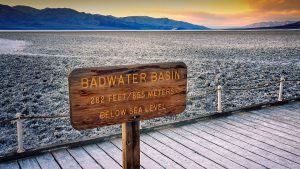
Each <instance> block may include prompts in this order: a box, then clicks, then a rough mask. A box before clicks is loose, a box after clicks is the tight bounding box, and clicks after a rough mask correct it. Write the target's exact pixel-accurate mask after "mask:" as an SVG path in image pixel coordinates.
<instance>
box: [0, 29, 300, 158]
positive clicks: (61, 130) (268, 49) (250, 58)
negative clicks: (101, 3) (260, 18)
mask: <svg viewBox="0 0 300 169" xmlns="http://www.w3.org/2000/svg"><path fill="white" fill-rule="evenodd" d="M0 44H1V47H0V70H1V71H0V75H1V76H0V77H1V83H0V88H1V90H0V98H1V100H0V121H1V120H7V119H11V118H14V117H15V114H16V113H18V112H19V113H22V115H24V116H27V115H47V116H56V115H68V114H69V105H68V102H69V100H68V99H69V98H68V86H67V85H68V82H67V77H68V74H69V72H70V71H71V70H73V69H74V68H79V67H91V66H97V67H99V66H105V65H120V64H134V63H139V64H142V63H155V62H166V61H184V62H185V63H186V64H187V66H188V100H187V108H186V111H185V112H184V113H182V114H180V115H177V116H172V117H163V118H157V119H151V120H146V121H143V122H142V126H143V127H150V126H155V125H159V124H163V123H170V122H172V121H174V120H183V119H186V118H192V117H199V116H203V115H207V114H210V113H212V112H214V111H215V108H216V94H215V92H210V91H212V90H215V88H216V86H217V85H219V84H220V85H222V86H223V88H224V91H223V93H222V98H223V100H222V102H223V103H222V104H223V108H224V109H232V108H238V107H244V106H247V105H252V104H257V103H262V102H268V101H274V100H276V99H277V95H278V93H277V92H278V86H279V82H278V80H279V79H280V76H281V75H283V76H284V77H285V78H287V79H300V31H241V32H239V31H203V32H63V33H58V32H39V33H34V32H27V33H24V32H23V33H22V32H14V33H4V32H2V33H0ZM265 84H272V85H271V86H270V87H266V88H262V89H253V90H249V91H238V90H234V91H232V90H228V89H229V88H247V87H255V86H261V85H265ZM299 96H300V82H299V81H298V82H285V83H284V98H293V97H299ZM23 125H24V144H25V148H26V149H30V148H36V147H39V146H43V145H49V144H54V143H61V142H67V141H74V140H80V139H86V138H91V137H99V136H105V135H110V134H113V133H120V132H121V128H120V125H113V126H107V127H102V128H97V129H91V130H86V131H77V130H74V129H73V128H72V127H71V125H70V121H69V118H59V119H47V120H45V119H34V120H24V121H23ZM0 133H1V134H0V156H1V155H4V154H5V153H8V152H12V151H16V124H13V123H12V124H5V125H1V126H0Z"/></svg>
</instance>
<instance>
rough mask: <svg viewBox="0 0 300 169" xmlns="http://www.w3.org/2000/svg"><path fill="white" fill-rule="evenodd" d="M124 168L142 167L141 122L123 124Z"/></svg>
mask: <svg viewBox="0 0 300 169" xmlns="http://www.w3.org/2000/svg"><path fill="white" fill-rule="evenodd" d="M122 154H123V155H122V157H123V169H135V168H139V167H140V122H139V121H133V122H127V123H123V124H122Z"/></svg>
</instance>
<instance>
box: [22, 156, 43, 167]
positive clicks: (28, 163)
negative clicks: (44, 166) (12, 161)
mask: <svg viewBox="0 0 300 169" xmlns="http://www.w3.org/2000/svg"><path fill="white" fill-rule="evenodd" d="M18 162H19V165H20V167H21V168H22V169H40V168H41V167H40V165H39V163H38V162H37V161H36V159H35V158H25V159H20V160H18Z"/></svg>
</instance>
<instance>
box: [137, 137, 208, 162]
mask: <svg viewBox="0 0 300 169" xmlns="http://www.w3.org/2000/svg"><path fill="white" fill-rule="evenodd" d="M141 140H142V141H143V142H144V143H146V144H148V145H149V146H151V147H152V148H154V149H156V150H159V151H160V152H161V153H162V154H164V155H165V156H167V157H169V158H170V159H172V160H174V161H175V162H177V163H178V164H179V165H181V166H182V167H184V168H203V167H202V166H200V165H199V164H197V163H195V162H194V161H192V160H191V159H189V158H187V157H185V156H183V155H182V154H180V153H178V152H177V151H175V150H173V149H172V148H170V147H168V146H167V145H164V144H162V143H161V142H159V141H157V140H155V139H154V138H153V137H150V136H149V135H146V134H144V135H142V136H141Z"/></svg>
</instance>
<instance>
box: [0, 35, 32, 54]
mask: <svg viewBox="0 0 300 169" xmlns="http://www.w3.org/2000/svg"><path fill="white" fill-rule="evenodd" d="M26 45H27V44H26V41H23V40H10V39H2V38H0V53H1V54H12V53H19V52H21V51H22V50H23V49H24V48H25V47H26Z"/></svg>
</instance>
